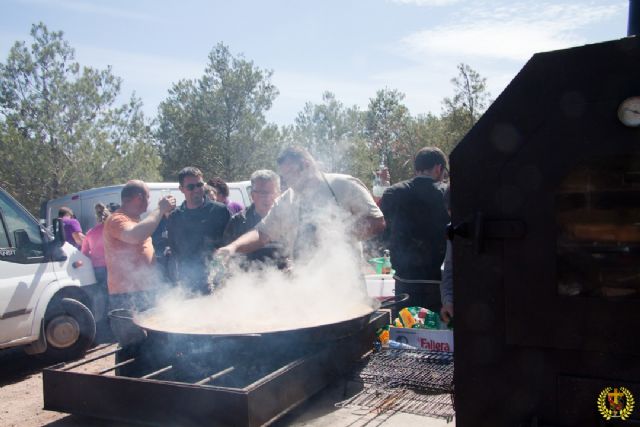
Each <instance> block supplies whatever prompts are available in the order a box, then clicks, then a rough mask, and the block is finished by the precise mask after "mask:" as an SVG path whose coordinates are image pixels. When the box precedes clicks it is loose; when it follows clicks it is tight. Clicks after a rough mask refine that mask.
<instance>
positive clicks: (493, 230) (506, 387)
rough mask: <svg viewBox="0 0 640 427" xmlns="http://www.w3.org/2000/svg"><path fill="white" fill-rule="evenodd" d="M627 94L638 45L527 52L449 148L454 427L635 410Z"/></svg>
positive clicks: (636, 241) (639, 390) (638, 345)
mask: <svg viewBox="0 0 640 427" xmlns="http://www.w3.org/2000/svg"><path fill="white" fill-rule="evenodd" d="M638 96H640V40H639V39H638V37H628V38H625V39H621V40H617V41H610V42H605V43H599V44H593V45H587V46H582V47H576V48H572V49H566V50H561V51H555V52H547V53H541V54H536V55H534V56H533V58H532V59H531V60H530V61H529V62H528V63H527V64H526V66H525V67H524V68H523V69H522V70H521V72H520V73H519V74H518V75H517V76H516V78H515V79H514V80H513V81H512V82H511V84H510V85H509V86H508V87H507V88H506V90H505V91H504V92H503V94H502V95H500V97H499V98H498V99H497V100H496V101H495V103H494V104H493V105H492V106H491V108H490V109H489V110H488V111H487V112H486V113H485V115H484V116H483V117H482V119H481V120H480V121H479V122H478V124H477V125H476V126H475V127H474V128H473V129H472V130H471V131H470V132H469V134H468V135H467V136H466V137H465V138H464V140H463V141H462V142H461V143H460V144H459V145H458V146H457V147H456V149H455V150H454V152H453V153H452V155H451V183H452V192H451V196H452V215H453V223H454V224H455V225H456V227H455V237H454V239H453V251H454V256H453V263H454V264H453V265H454V293H455V309H456V311H455V313H456V331H455V348H456V352H455V366H456V371H455V388H456V417H457V425H458V426H463V427H464V426H482V425H486V426H492V427H495V426H513V425H530V424H529V423H531V425H536V424H535V423H539V424H537V425H558V426H573V425H576V426H578V425H580V426H583V425H598V423H600V422H603V421H604V418H602V415H601V414H600V413H599V410H598V405H597V401H598V398H599V394H600V393H601V392H602V390H604V389H606V388H607V387H626V389H627V390H630V391H631V393H632V394H633V395H634V396H635V397H636V398H638V399H640V340H639V339H638V336H637V334H638V332H637V331H639V330H640V128H639V127H632V126H627V125H625V124H623V123H622V122H621V119H620V118H619V115H618V112H619V111H621V110H622V109H623V108H624V105H623V103H624V102H625V100H627V102H630V101H629V100H631V103H633V101H634V99H636V98H635V97H638ZM638 99H639V100H640V98H638ZM625 105H626V104H625ZM639 413H640V410H638V409H636V410H635V411H633V413H632V414H631V416H630V420H632V419H635V420H639V419H640V416H639V415H637V414H639ZM614 421H615V420H614ZM628 421H629V420H628Z"/></svg>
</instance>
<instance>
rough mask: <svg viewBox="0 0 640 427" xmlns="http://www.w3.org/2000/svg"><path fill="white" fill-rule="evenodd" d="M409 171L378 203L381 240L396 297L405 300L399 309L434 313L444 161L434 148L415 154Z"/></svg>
mask: <svg viewBox="0 0 640 427" xmlns="http://www.w3.org/2000/svg"><path fill="white" fill-rule="evenodd" d="M413 166H414V171H415V176H414V177H413V178H412V179H410V180H407V181H402V182H399V183H397V184H394V185H392V186H391V187H389V188H388V189H387V190H385V192H384V194H383V195H382V199H380V209H381V210H382V213H383V214H384V218H385V221H386V223H387V229H386V230H385V233H384V237H383V240H384V241H385V243H386V244H387V245H388V246H387V247H388V248H389V249H390V251H391V264H392V265H393V268H394V270H395V271H396V274H395V276H394V279H395V282H396V283H395V285H396V288H395V293H396V295H397V294H401V293H407V294H409V295H410V299H409V300H408V301H407V302H405V303H404V306H405V307H408V306H419V307H424V308H427V309H429V310H432V311H435V312H437V313H439V312H440V308H441V301H440V288H439V283H440V276H441V273H440V266H441V265H442V261H443V260H444V256H445V251H446V228H447V224H448V223H449V213H448V212H447V208H446V205H445V201H444V195H443V193H444V191H445V189H446V185H444V184H443V180H444V179H445V176H446V174H447V157H446V156H445V154H444V153H443V152H442V151H441V150H440V149H439V148H436V147H424V148H422V149H420V150H419V151H418V153H417V154H416V156H415V158H414V161H413ZM399 308H401V307H399Z"/></svg>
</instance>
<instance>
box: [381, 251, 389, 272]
mask: <svg viewBox="0 0 640 427" xmlns="http://www.w3.org/2000/svg"><path fill="white" fill-rule="evenodd" d="M382 258H383V261H382V270H381V273H382V274H391V268H392V266H391V255H390V253H389V249H385V250H384V252H383V255H382Z"/></svg>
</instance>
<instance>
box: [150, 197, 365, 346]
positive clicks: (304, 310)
mask: <svg viewBox="0 0 640 427" xmlns="http://www.w3.org/2000/svg"><path fill="white" fill-rule="evenodd" d="M313 221H314V223H315V225H316V229H315V231H316V232H315V238H314V239H313V240H314V242H313V243H310V244H309V246H308V247H307V249H308V250H307V251H306V252H305V253H304V254H303V255H302V256H301V257H300V258H298V259H297V260H295V261H294V265H293V268H292V270H290V271H287V272H284V271H280V270H278V269H277V268H275V267H274V266H265V265H262V266H261V267H260V268H253V269H250V270H249V271H246V270H243V269H242V268H240V267H239V266H238V265H237V263H232V265H230V266H229V270H228V273H229V275H228V276H229V277H228V278H227V280H226V281H225V282H224V284H223V285H222V286H221V287H220V288H218V289H216V290H215V291H214V292H213V294H212V295H208V296H205V297H200V298H192V299H185V298H184V297H185V296H184V294H182V293H181V292H180V291H179V290H174V291H172V292H171V293H169V294H167V295H166V297H165V298H163V299H162V300H161V301H160V303H159V305H158V307H157V310H154V312H156V313H157V314H158V316H157V317H156V316H154V317H153V318H151V317H148V318H146V319H145V318H142V319H140V320H141V322H142V323H143V324H144V325H145V326H149V327H151V326H152V325H151V324H149V322H151V323H152V324H153V326H154V327H155V328H156V329H162V330H167V331H172V332H183V333H188V332H191V333H221V334H225V333H250V332H256V333H259V332H268V331H276V330H287V329H296V328H301V327H307V326H314V325H319V324H327V323H334V322H339V321H342V320H347V319H350V318H355V317H359V316H362V315H364V314H366V313H368V312H370V311H371V310H372V309H373V305H372V301H371V299H370V298H369V297H368V296H367V293H366V286H365V281H364V278H363V276H362V274H361V257H360V253H359V251H358V250H357V249H356V248H354V241H353V240H352V239H351V238H350V233H349V230H350V228H351V225H352V221H353V219H352V218H351V216H350V215H347V214H345V213H344V211H343V210H342V209H339V208H338V207H337V206H335V203H334V204H330V205H329V206H325V207H323V208H322V209H319V210H317V211H315V214H314V218H313ZM158 322H159V323H158Z"/></svg>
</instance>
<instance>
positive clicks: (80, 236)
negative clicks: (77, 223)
mask: <svg viewBox="0 0 640 427" xmlns="http://www.w3.org/2000/svg"><path fill="white" fill-rule="evenodd" d="M71 236H72V237H73V241H74V242H76V245H78V247H82V242H83V241H84V234H82V233H81V232H79V231H76V232H74V233H73V234H71Z"/></svg>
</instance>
